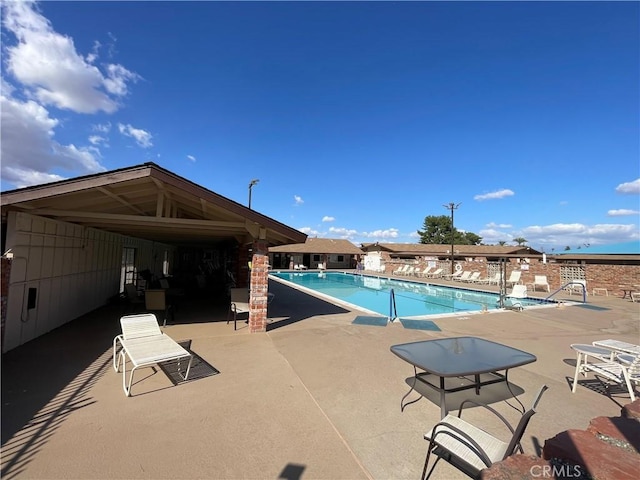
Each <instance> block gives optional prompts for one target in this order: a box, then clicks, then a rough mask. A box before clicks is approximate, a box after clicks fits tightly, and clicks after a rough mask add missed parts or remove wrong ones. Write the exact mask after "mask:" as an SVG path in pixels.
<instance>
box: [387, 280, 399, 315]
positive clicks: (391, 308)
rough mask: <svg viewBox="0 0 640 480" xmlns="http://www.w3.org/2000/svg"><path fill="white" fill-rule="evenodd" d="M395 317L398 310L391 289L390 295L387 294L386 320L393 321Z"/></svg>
mask: <svg viewBox="0 0 640 480" xmlns="http://www.w3.org/2000/svg"><path fill="white" fill-rule="evenodd" d="M396 318H398V310H397V309H396V294H395V292H394V291H393V288H392V289H391V295H390V296H389V317H388V321H389V322H393V321H394V320H395V319H396Z"/></svg>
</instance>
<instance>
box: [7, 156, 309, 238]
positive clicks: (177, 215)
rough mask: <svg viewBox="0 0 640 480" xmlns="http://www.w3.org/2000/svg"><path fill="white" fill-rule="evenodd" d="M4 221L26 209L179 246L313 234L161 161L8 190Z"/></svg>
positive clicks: (63, 219) (41, 214) (66, 220)
mask: <svg viewBox="0 0 640 480" xmlns="http://www.w3.org/2000/svg"><path fill="white" fill-rule="evenodd" d="M0 202H1V203H0V204H1V206H2V218H3V221H4V220H5V219H6V215H7V214H8V212H9V211H11V210H14V211H21V212H26V213H30V214H33V215H39V216H43V217H49V218H53V219H57V220H60V221H64V222H70V223H75V224H79V225H83V226H85V227H90V228H96V229H100V230H105V231H109V232H113V233H119V234H122V235H128V236H132V237H137V238H143V239H147V240H151V241H156V242H162V243H166V244H170V245H175V246H180V245H188V246H205V245H211V243H214V242H216V241H220V240H224V239H228V238H230V237H232V238H235V239H236V240H237V241H238V242H239V243H248V242H250V241H252V239H257V238H260V239H264V240H266V241H267V242H268V243H269V244H270V245H282V244H287V243H298V242H304V240H305V239H306V235H305V234H304V233H302V232H300V231H299V230H296V229H294V228H291V227H289V226H287V225H284V224H283V223H280V222H278V221H276V220H274V219H272V218H269V217H267V216H265V215H262V214H260V213H258V212H256V211H255V210H251V209H249V208H247V207H245V206H243V205H241V204H239V203H237V202H235V201H233V200H230V199H228V198H226V197H223V196H221V195H218V194H217V193H214V192H212V191H211V190H207V189H206V188H204V187H201V186H200V185H197V184H195V183H193V182H191V181H189V180H187V179H185V178H183V177H180V176H178V175H176V174H174V173H172V172H170V171H169V170H166V169H164V168H162V167H160V166H158V165H156V164H154V163H145V164H142V165H137V166H133V167H128V168H123V169H119V170H113V171H109V172H104V173H99V174H95V175H87V176H83V177H77V178H72V179H69V180H62V181H59V182H53V183H48V184H44V185H37V186H33V187H27V188H21V189H18V190H11V191H7V192H3V193H2V196H1V197H0Z"/></svg>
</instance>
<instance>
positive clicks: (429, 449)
mask: <svg viewBox="0 0 640 480" xmlns="http://www.w3.org/2000/svg"><path fill="white" fill-rule="evenodd" d="M434 448H435V446H434V445H432V443H431V442H429V448H428V449H427V458H425V460H424V468H423V469H422V476H421V477H420V478H421V480H427V479H428V478H429V477H430V476H431V474H432V473H433V469H434V468H436V465H437V464H438V462H439V461H440V457H439V456H438V457H437V458H436V461H435V462H434V463H433V465H432V466H431V469H430V470H429V473H428V474H427V466H428V465H429V458H430V457H431V452H432V450H433V449H434ZM425 475H426V476H425Z"/></svg>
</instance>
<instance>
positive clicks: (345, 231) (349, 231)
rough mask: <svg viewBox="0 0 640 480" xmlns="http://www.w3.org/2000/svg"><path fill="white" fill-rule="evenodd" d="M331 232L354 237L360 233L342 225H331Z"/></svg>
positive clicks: (342, 236) (343, 236) (344, 236)
mask: <svg viewBox="0 0 640 480" xmlns="http://www.w3.org/2000/svg"><path fill="white" fill-rule="evenodd" d="M329 233H331V234H332V235H337V236H338V237H340V238H352V237H354V236H356V235H357V234H358V231H357V230H353V229H348V228H342V227H330V228H329Z"/></svg>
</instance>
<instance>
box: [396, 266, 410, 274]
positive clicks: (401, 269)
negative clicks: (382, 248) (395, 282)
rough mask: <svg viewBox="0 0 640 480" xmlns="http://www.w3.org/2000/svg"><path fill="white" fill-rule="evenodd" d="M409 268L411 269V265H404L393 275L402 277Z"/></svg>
mask: <svg viewBox="0 0 640 480" xmlns="http://www.w3.org/2000/svg"><path fill="white" fill-rule="evenodd" d="M408 268H409V265H402V266H401V267H398V268H396V269H395V270H394V271H393V274H394V275H402V274H403V273H404V272H405V271H406V270H407V269H408Z"/></svg>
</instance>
